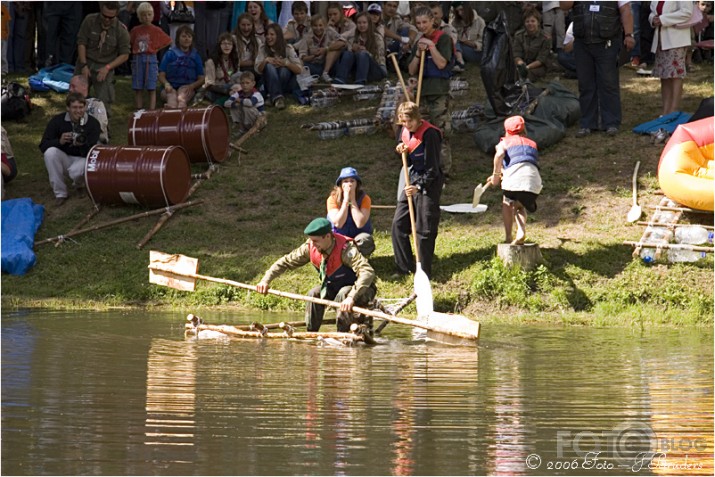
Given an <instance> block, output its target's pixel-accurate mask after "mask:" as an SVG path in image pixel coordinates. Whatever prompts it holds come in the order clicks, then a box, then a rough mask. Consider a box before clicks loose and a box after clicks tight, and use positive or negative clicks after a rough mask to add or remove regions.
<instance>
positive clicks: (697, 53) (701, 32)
mask: <svg viewBox="0 0 715 477" xmlns="http://www.w3.org/2000/svg"><path fill="white" fill-rule="evenodd" d="M697 8H699V9H700V11H701V12H702V14H703V17H704V18H705V19H706V20H707V24H706V23H705V22H703V23H702V24H701V25H698V27H697V28H695V31H694V33H695V50H694V52H693V61H694V62H695V63H699V62H701V61H703V60H712V59H713V49H712V43H711V44H710V47H709V48H704V47H701V46H698V43H700V42H703V41H710V42H712V41H713V22H714V21H715V19H714V18H713V2H712V1H704V0H701V1H699V2H698V5H697Z"/></svg>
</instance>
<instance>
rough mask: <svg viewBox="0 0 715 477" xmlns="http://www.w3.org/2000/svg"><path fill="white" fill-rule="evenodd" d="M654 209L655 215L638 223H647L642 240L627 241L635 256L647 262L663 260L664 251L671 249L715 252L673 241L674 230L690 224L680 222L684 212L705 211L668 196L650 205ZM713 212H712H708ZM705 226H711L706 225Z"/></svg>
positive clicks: (711, 248)
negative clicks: (680, 202) (691, 207)
mask: <svg viewBox="0 0 715 477" xmlns="http://www.w3.org/2000/svg"><path fill="white" fill-rule="evenodd" d="M649 208H651V209H654V212H653V216H652V217H651V218H650V220H648V221H647V222H638V225H645V227H646V228H645V230H644V231H643V235H642V236H641V238H640V240H639V241H637V242H633V241H625V242H623V243H624V244H625V245H632V246H633V257H634V258H641V259H642V260H644V261H645V262H650V261H652V260H663V259H665V258H666V257H664V256H663V251H664V250H665V251H667V250H670V249H679V250H693V251H700V252H706V253H713V247H700V246H696V245H687V244H675V243H673V238H674V230H675V228H676V227H680V226H684V227H687V226H688V225H684V224H679V223H678V222H679V221H680V218H681V217H682V215H683V212H693V213H698V212H705V211H698V210H693V209H688V208H686V207H682V206H681V205H680V204H678V203H677V202H673V201H672V200H670V199H669V198H667V197H663V198H662V199H661V200H660V202H659V203H658V205H656V206H650V207H649ZM707 213H711V212H707ZM705 228H709V227H707V226H705Z"/></svg>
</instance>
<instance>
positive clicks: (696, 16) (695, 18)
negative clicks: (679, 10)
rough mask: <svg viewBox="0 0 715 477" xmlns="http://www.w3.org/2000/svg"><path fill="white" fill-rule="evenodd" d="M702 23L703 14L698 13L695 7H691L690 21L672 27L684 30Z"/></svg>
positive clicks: (698, 9) (698, 10)
mask: <svg viewBox="0 0 715 477" xmlns="http://www.w3.org/2000/svg"><path fill="white" fill-rule="evenodd" d="M701 21H703V12H701V11H700V8H698V6H697V5H693V13H692V15H690V19H689V20H688V21H686V22H685V23H679V24H677V25H674V26H675V28H680V29H686V28H691V27H694V26H695V25H697V24H698V23H700V22H701Z"/></svg>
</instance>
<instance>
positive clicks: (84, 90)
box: [70, 75, 109, 144]
mask: <svg viewBox="0 0 715 477" xmlns="http://www.w3.org/2000/svg"><path fill="white" fill-rule="evenodd" d="M70 92H75V93H79V94H81V95H82V96H83V97H84V99H85V101H86V102H87V113H88V114H89V115H90V116H92V117H93V118H94V119H96V120H97V121H99V127H100V129H101V132H100V133H99V142H100V143H102V144H109V118H108V117H107V108H105V107H104V103H103V102H102V100H101V99H98V98H88V97H87V95H88V94H89V83H87V78H86V77H84V76H82V75H74V76H73V77H72V79H71V80H70Z"/></svg>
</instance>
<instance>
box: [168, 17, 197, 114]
mask: <svg viewBox="0 0 715 477" xmlns="http://www.w3.org/2000/svg"><path fill="white" fill-rule="evenodd" d="M193 42H194V31H193V30H192V29H191V28H189V27H188V26H186V25H184V26H182V27H179V29H178V30H176V39H175V46H172V47H171V49H169V51H167V52H166V53H165V54H164V57H163V58H162V59H161V64H160V65H159V82H160V83H162V84H163V85H164V90H163V91H162V93H161V96H162V99H163V100H164V101H165V102H166V107H168V108H185V107H186V106H187V105H188V103H189V101H191V98H193V97H194V94H195V93H196V90H197V89H199V88H200V87H201V86H202V85H203V84H204V63H203V61H201V56H199V53H198V52H197V51H196V49H195V48H194V47H193Z"/></svg>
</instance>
